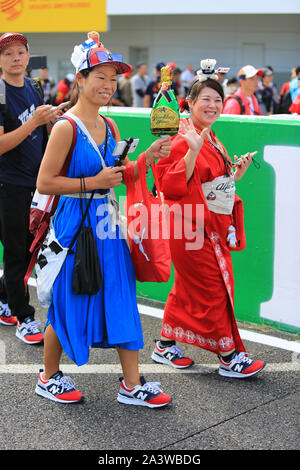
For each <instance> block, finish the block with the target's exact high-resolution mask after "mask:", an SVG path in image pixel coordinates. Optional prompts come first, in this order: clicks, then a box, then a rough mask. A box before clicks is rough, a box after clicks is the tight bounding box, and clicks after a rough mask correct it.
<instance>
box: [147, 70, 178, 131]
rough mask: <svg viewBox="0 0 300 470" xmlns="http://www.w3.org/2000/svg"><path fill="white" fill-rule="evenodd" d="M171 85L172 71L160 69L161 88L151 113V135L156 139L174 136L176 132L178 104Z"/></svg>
mask: <svg viewBox="0 0 300 470" xmlns="http://www.w3.org/2000/svg"><path fill="white" fill-rule="evenodd" d="M171 85H172V71H171V68H170V67H168V66H166V67H162V69H161V86H160V89H159V92H158V94H157V96H156V98H155V101H154V103H153V106H152V111H151V133H152V134H153V135H156V136H158V137H161V136H165V135H175V134H177V132H178V128H179V121H180V113H179V104H178V101H177V98H176V96H175V93H174V90H173V89H172V88H171Z"/></svg>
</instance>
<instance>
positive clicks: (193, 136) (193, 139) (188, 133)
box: [178, 118, 209, 154]
mask: <svg viewBox="0 0 300 470" xmlns="http://www.w3.org/2000/svg"><path fill="white" fill-rule="evenodd" d="M208 132H209V129H207V128H205V129H203V130H202V132H201V134H198V132H197V131H196V129H195V126H194V124H193V121H192V120H191V119H189V118H185V119H181V120H180V126H179V131H178V134H179V135H181V137H182V138H183V139H184V140H185V141H186V143H187V144H188V146H189V148H190V150H192V151H193V152H195V153H196V154H198V153H199V152H200V150H201V147H202V145H203V142H204V137H205V136H206V135H207V133H208Z"/></svg>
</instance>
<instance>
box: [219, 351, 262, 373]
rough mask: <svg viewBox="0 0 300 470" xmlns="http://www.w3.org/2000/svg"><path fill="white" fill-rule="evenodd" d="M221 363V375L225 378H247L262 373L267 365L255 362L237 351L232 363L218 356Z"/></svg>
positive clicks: (245, 354)
mask: <svg viewBox="0 0 300 470" xmlns="http://www.w3.org/2000/svg"><path fill="white" fill-rule="evenodd" d="M218 358H219V361H220V363H221V364H220V367H219V374H220V375H222V376H223V377H234V378H242V379H244V378H246V377H252V376H253V375H255V374H257V373H258V372H260V371H261V370H262V369H263V368H264V367H265V365H266V363H265V362H264V361H253V360H252V359H250V358H249V356H248V354H247V353H245V352H239V351H236V352H235V354H234V356H233V357H232V359H231V361H230V362H225V361H224V357H221V356H220V355H218Z"/></svg>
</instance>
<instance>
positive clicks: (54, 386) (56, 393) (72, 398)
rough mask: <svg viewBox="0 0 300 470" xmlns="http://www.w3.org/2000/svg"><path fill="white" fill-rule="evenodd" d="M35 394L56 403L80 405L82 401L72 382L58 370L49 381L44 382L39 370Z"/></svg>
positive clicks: (82, 398) (81, 396)
mask: <svg viewBox="0 0 300 470" xmlns="http://www.w3.org/2000/svg"><path fill="white" fill-rule="evenodd" d="M35 393H36V394H37V395H39V396H41V397H44V398H48V399H49V400H52V401H56V402H58V403H80V402H82V401H83V400H84V396H83V395H82V393H80V392H79V391H78V390H76V388H75V384H74V382H73V380H72V379H71V378H70V377H66V376H65V375H63V373H62V372H61V371H60V370H59V371H58V372H56V374H53V375H52V376H51V377H50V379H49V380H45V379H44V378H43V370H42V369H41V370H40V373H39V379H38V383H37V385H36V388H35Z"/></svg>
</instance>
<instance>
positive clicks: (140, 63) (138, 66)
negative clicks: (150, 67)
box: [136, 62, 147, 69]
mask: <svg viewBox="0 0 300 470" xmlns="http://www.w3.org/2000/svg"><path fill="white" fill-rule="evenodd" d="M142 65H147V64H146V62H138V63H137V64H136V68H137V69H139V68H140V67H141V66H142Z"/></svg>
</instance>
